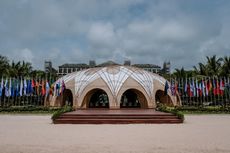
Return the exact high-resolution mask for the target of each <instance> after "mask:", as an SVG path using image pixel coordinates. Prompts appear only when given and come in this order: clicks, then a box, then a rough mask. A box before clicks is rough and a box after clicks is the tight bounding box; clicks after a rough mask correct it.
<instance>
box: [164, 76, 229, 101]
mask: <svg viewBox="0 0 230 153" xmlns="http://www.w3.org/2000/svg"><path fill="white" fill-rule="evenodd" d="M169 82H170V83H168V81H166V83H165V94H167V92H168V90H170V92H171V94H172V95H176V93H179V95H180V96H188V97H202V96H203V97H206V96H212V95H214V96H224V94H225V93H226V94H230V80H229V78H228V79H226V78H221V79H219V78H208V79H201V80H198V79H197V78H188V79H170V81H169Z"/></svg>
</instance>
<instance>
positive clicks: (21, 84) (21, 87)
mask: <svg viewBox="0 0 230 153" xmlns="http://www.w3.org/2000/svg"><path fill="white" fill-rule="evenodd" d="M22 89H23V82H22V79H21V82H20V91H19V95H20V96H22V94H23V93H22Z"/></svg>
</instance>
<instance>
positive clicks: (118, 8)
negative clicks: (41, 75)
mask: <svg viewBox="0 0 230 153" xmlns="http://www.w3.org/2000/svg"><path fill="white" fill-rule="evenodd" d="M0 54H1V55H3V56H7V57H9V59H11V60H15V61H18V60H26V61H28V62H31V63H32V64H33V67H34V68H39V69H43V65H44V64H43V63H44V60H46V59H48V60H51V61H52V62H53V65H54V67H56V68H57V66H58V65H61V64H64V63H88V61H89V60H96V63H97V64H99V63H101V62H104V61H107V60H114V61H116V62H118V63H123V61H124V60H127V59H129V60H131V61H132V64H134V63H151V64H157V65H160V66H162V63H163V62H164V61H171V64H172V68H181V67H182V66H184V67H185V68H188V69H191V68H192V66H194V65H196V64H197V63H198V62H204V61H205V56H212V55H214V54H216V55H218V56H230V1H229V0H191V1H187V0H186V1H185V0H67V1H64V0H63V1H62V0H0Z"/></svg>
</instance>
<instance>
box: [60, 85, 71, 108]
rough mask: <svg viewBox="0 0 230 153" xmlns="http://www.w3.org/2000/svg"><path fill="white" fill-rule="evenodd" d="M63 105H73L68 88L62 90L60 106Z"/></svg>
mask: <svg viewBox="0 0 230 153" xmlns="http://www.w3.org/2000/svg"><path fill="white" fill-rule="evenodd" d="M64 105H68V106H73V94H72V92H71V90H69V89H65V90H64V91H63V100H62V106H64Z"/></svg>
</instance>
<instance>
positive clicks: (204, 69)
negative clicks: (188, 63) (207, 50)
mask: <svg viewBox="0 0 230 153" xmlns="http://www.w3.org/2000/svg"><path fill="white" fill-rule="evenodd" d="M193 68H194V71H195V74H196V75H204V76H207V75H208V69H207V65H204V64H203V63H199V68H197V67H196V66H193Z"/></svg>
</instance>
